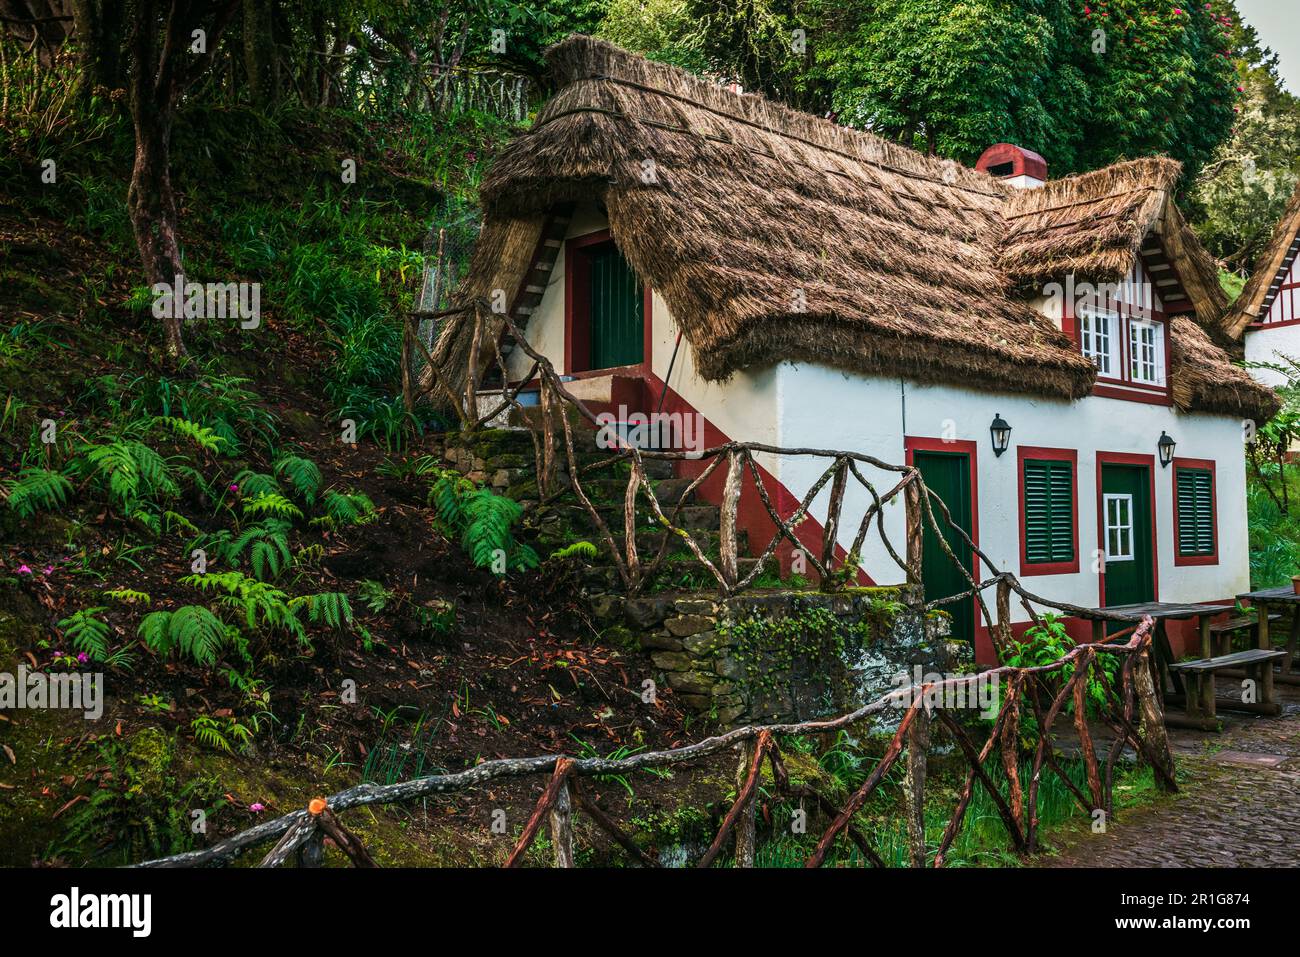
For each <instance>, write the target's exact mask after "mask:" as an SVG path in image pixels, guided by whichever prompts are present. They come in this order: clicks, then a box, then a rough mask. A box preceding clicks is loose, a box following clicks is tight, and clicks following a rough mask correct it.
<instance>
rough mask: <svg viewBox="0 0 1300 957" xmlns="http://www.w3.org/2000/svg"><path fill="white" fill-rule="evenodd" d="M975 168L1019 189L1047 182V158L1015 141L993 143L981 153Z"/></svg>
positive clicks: (1030, 187)
mask: <svg viewBox="0 0 1300 957" xmlns="http://www.w3.org/2000/svg"><path fill="white" fill-rule="evenodd" d="M975 168H976V169H982V170H984V172H986V173H988V174H989V175H990V176H996V177H997V178H998V179H1004V180H1006V181H1007V182H1008V183H1010V184H1011V185H1012V186H1015V187H1017V188H1019V189H1032V188H1034V187H1035V186H1042V185H1043V184H1044V183H1045V182H1047V160H1045V159H1043V158H1042V157H1041V156H1039V155H1038V154H1037V153H1035V152H1034V151H1033V150H1027V149H1025V148H1024V147H1023V146H1016V145H1015V144H1014V143H995V144H993V145H992V146H990V147H989V148H988V149H986V150H985V151H984V152H983V153H981V154H980V158H979V159H978V160H976V161H975Z"/></svg>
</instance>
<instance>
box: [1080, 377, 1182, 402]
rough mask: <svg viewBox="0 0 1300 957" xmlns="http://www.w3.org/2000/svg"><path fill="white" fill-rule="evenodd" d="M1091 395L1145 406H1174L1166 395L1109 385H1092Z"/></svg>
mask: <svg viewBox="0 0 1300 957" xmlns="http://www.w3.org/2000/svg"><path fill="white" fill-rule="evenodd" d="M1099 381H1100V380H1099ZM1092 394H1093V395H1096V396H1100V397H1101V398H1103V399H1124V400H1125V401H1127V402H1145V403H1146V404H1147V405H1173V404H1174V400H1173V399H1172V398H1170V396H1169V395H1168V394H1161V395H1157V394H1156V393H1154V392H1138V391H1136V390H1134V389H1120V388H1116V387H1115V386H1109V385H1094V386H1093V387H1092Z"/></svg>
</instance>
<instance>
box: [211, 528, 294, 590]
mask: <svg viewBox="0 0 1300 957" xmlns="http://www.w3.org/2000/svg"><path fill="white" fill-rule="evenodd" d="M291 529H292V526H291V525H290V524H289V523H288V522H283V521H280V520H279V519H274V518H268V519H266V520H265V521H262V522H256V523H254V524H252V525H249V526H247V527H245V528H244V529H243V531H241V532H239V534H237V535H236V534H234V533H232V532H231V531H230V530H229V529H226V528H223V529H221V530H220V531H217V532H213V533H212V534H211V535H203V536H200V537H198V538H196V539H195V540H194V541H192V542H191V543H190V545H189V548H190V549H191V550H192V549H195V548H203V549H205V550H206V551H207V552H208V554H209V555H211V556H213V557H215V558H217V559H219V560H221V561H223V562H225V563H226V564H228V565H230V566H231V567H232V568H238V567H240V565H242V564H243V563H244V561H245V560H247V561H248V562H249V563H250V565H251V566H252V570H253V574H254V575H255V576H256V577H257V578H259V579H261V580H262V581H269V580H270V579H273V578H276V577H277V576H278V575H279V574H280V572H281V570H282V569H283V568H284V567H285V566H286V565H287V564H289V562H290V560H291V556H292V551H291V550H290V547H289V532H290V530H291Z"/></svg>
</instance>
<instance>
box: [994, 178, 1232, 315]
mask: <svg viewBox="0 0 1300 957" xmlns="http://www.w3.org/2000/svg"><path fill="white" fill-rule="evenodd" d="M1181 174H1182V166H1181V164H1179V163H1178V162H1177V161H1176V160H1172V159H1169V158H1167V157H1163V156H1157V157H1151V158H1148V159H1138V160H1130V161H1128V162H1125V163H1115V164H1114V165H1112V166H1107V167H1106V168H1104V169H1099V170H1095V171H1093V172H1091V173H1083V174H1080V175H1078V176H1069V177H1066V178H1065V179H1059V180H1054V181H1052V182H1050V183H1047V184H1046V185H1044V186H1043V187H1041V188H1039V189H1026V190H1020V191H1019V192H1018V193H1017V194H1016V195H1015V196H1013V197H1012V198H1011V200H1010V201H1009V202H1008V203H1007V208H1006V221H1007V231H1006V235H1005V236H1004V239H1003V242H1004V246H1003V249H1002V255H1001V263H1002V267H1003V268H1004V269H1005V270H1006V272H1007V274H1008V276H1009V277H1010V278H1011V280H1012V281H1013V282H1014V283H1015V284H1016V285H1017V286H1019V287H1020V288H1021V289H1022V290H1028V291H1033V290H1035V289H1041V288H1042V287H1043V285H1044V284H1046V283H1050V282H1054V281H1056V282H1059V281H1060V280H1061V277H1062V276H1066V275H1071V274H1072V275H1073V276H1074V278H1075V282H1077V283H1082V282H1089V283H1101V282H1115V281H1117V280H1119V279H1120V278H1122V277H1123V276H1124V275H1125V273H1127V272H1128V271H1129V269H1130V268H1132V265H1133V260H1134V258H1135V257H1136V256H1137V255H1138V251H1139V250H1140V249H1141V247H1142V244H1143V242H1144V241H1146V240H1147V239H1148V237H1150V236H1155V237H1156V238H1157V239H1159V241H1160V244H1161V246H1162V247H1163V250H1164V251H1165V252H1167V253H1168V255H1169V256H1170V257H1171V258H1172V259H1173V260H1174V261H1175V262H1176V263H1177V272H1178V278H1179V280H1180V283H1181V286H1182V288H1183V289H1184V290H1185V291H1186V293H1187V296H1188V299H1189V300H1190V302H1191V305H1192V307H1193V309H1194V311H1195V312H1196V317H1197V320H1198V321H1199V322H1200V323H1201V324H1202V325H1203V326H1204V327H1205V328H1207V329H1214V328H1216V327H1217V324H1218V322H1219V320H1220V318H1221V317H1222V316H1223V313H1224V310H1225V309H1226V308H1227V305H1228V300H1227V297H1226V296H1225V295H1224V293H1223V289H1222V288H1221V287H1220V286H1219V278H1218V277H1219V273H1218V267H1217V266H1216V265H1215V263H1214V260H1213V259H1212V258H1211V257H1210V254H1209V253H1208V252H1207V251H1206V250H1205V247H1203V246H1202V245H1201V244H1200V242H1199V241H1198V240H1197V239H1196V237H1195V235H1194V234H1193V233H1192V231H1191V228H1190V227H1189V226H1188V225H1187V223H1186V221H1185V220H1184V219H1183V216H1182V214H1181V213H1180V212H1179V211H1178V207H1177V206H1176V205H1175V204H1174V200H1173V192H1174V186H1175V184H1176V183H1177V182H1178V177H1179V176H1180V175H1181Z"/></svg>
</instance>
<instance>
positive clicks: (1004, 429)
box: [989, 414, 1011, 455]
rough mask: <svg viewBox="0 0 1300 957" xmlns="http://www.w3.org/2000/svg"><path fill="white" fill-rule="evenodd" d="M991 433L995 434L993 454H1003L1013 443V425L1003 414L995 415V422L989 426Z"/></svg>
mask: <svg viewBox="0 0 1300 957" xmlns="http://www.w3.org/2000/svg"><path fill="white" fill-rule="evenodd" d="M989 435H991V436H993V454H994V455H1001V454H1002V453H1003V452H1005V451H1006V450H1007V446H1008V445H1010V444H1011V426H1010V425H1009V424H1008V423H1007V420H1006V419H1004V418H1002V416H1001V415H999V414H995V415H994V416H993V424H992V425H990V426H989Z"/></svg>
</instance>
